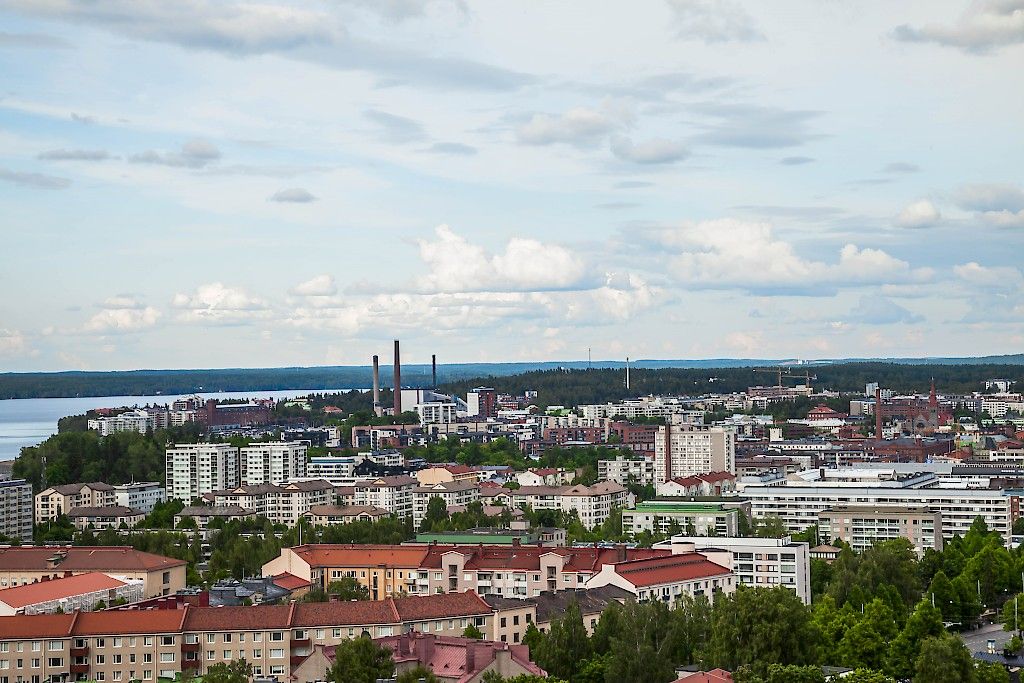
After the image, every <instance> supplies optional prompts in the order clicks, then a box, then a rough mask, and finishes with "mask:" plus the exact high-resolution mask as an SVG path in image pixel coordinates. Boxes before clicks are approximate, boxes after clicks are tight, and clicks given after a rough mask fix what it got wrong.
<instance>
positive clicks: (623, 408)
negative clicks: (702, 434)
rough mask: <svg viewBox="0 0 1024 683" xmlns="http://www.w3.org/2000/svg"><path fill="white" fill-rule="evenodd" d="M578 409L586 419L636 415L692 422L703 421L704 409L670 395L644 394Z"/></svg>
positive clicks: (636, 416)
mask: <svg viewBox="0 0 1024 683" xmlns="http://www.w3.org/2000/svg"><path fill="white" fill-rule="evenodd" d="M579 409H580V410H581V411H582V412H583V417H584V418H585V419H588V420H597V419H599V418H602V417H605V418H612V417H624V418H626V419H627V420H635V419H636V418H638V417H648V418H649V417H662V418H666V420H668V419H669V418H673V417H674V418H676V419H677V420H682V421H688V422H693V423H698V424H699V423H701V422H704V411H703V410H697V409H695V408H694V405H693V401H691V400H688V399H683V398H676V397H671V396H644V397H642V398H637V399H629V400H626V401H620V402H619V403H598V404H592V405H582V406H579Z"/></svg>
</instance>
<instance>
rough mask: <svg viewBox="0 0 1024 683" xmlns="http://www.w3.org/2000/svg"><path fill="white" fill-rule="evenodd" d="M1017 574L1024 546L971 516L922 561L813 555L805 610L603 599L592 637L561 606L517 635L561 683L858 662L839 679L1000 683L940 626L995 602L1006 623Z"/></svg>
mask: <svg viewBox="0 0 1024 683" xmlns="http://www.w3.org/2000/svg"><path fill="white" fill-rule="evenodd" d="M840 545H842V544H841V543H840ZM1022 569H1024V556H1022V552H1021V551H1020V550H1018V549H1014V550H1009V549H1007V548H1005V547H1004V546H1003V543H1002V538H1001V537H1000V535H999V534H998V533H993V532H990V531H989V530H988V529H987V527H986V526H985V524H984V522H983V521H982V520H981V519H980V518H979V519H978V520H976V521H975V523H974V525H973V526H972V528H971V530H970V531H969V532H968V533H967V534H966V535H965V536H964V537H962V538H960V537H956V538H954V539H952V540H951V541H950V542H949V544H948V545H947V546H946V548H945V549H944V550H943V551H941V552H938V551H928V552H926V553H925V554H924V556H923V557H922V558H920V559H918V557H917V555H916V554H915V552H914V550H913V547H912V546H911V545H910V543H909V541H907V540H906V539H897V540H893V541H886V542H883V543H879V544H876V545H875V546H874V547H872V548H871V549H869V550H866V551H865V552H863V553H860V554H857V553H854V552H852V551H851V550H850V549H849V548H848V547H846V548H845V549H844V550H843V552H842V553H841V555H840V557H839V559H838V560H837V561H836V562H835V563H834V564H832V565H828V564H825V563H824V562H822V561H820V560H813V561H812V567H811V577H812V584H813V589H814V599H813V601H812V605H810V606H808V605H804V604H803V603H802V602H801V601H800V599H799V598H798V597H797V595H796V594H795V593H794V592H793V591H791V590H789V589H787V588H783V587H778V588H774V589H766V588H751V587H743V586H741V587H739V588H738V589H737V591H736V594H735V595H733V596H717V597H716V599H715V601H714V604H713V605H712V604H710V603H709V602H708V601H707V600H706V599H703V598H697V599H692V598H689V597H684V598H683V599H682V601H681V602H680V603H679V604H678V605H677V606H676V609H669V607H668V606H667V605H665V604H663V603H660V602H654V603H646V604H639V605H638V604H627V605H625V606H619V605H617V604H616V605H612V606H610V607H609V608H608V609H607V610H606V611H605V612H604V613H603V614H602V616H601V619H600V620H599V621H598V624H597V627H596V630H595V631H594V633H593V635H592V636H591V637H587V631H586V629H585V628H584V625H583V621H582V617H581V616H580V614H579V610H578V608H575V607H570V609H569V610H567V612H566V614H565V616H564V617H563V618H561V619H560V620H558V621H556V622H555V623H553V624H552V627H551V629H550V631H549V632H548V633H547V634H542V633H540V632H539V631H537V630H536V629H531V630H530V632H529V633H528V635H527V640H526V642H527V643H528V644H529V645H530V646H531V651H532V652H533V653H534V656H535V658H536V661H537V663H538V664H539V665H540V666H542V667H544V668H545V669H546V670H547V671H548V672H549V673H551V674H553V675H555V676H558V677H560V678H564V679H566V680H568V681H570V683H596V682H599V681H607V683H613V682H619V681H622V682H625V683H630V682H634V681H635V682H637V683H639V682H640V681H645V682H646V681H663V682H664V681H670V680H673V676H674V670H675V667H676V666H679V665H685V664H698V665H700V666H701V667H702V668H705V669H711V668H715V667H720V668H723V669H726V670H729V671H734V672H736V680H737V681H739V682H740V683H783V682H785V683H789V682H791V681H809V682H815V683H817V682H820V681H824V678H823V676H822V673H821V666H823V665H824V666H838V667H846V668H851V669H857V670H858V673H857V674H855V675H854V676H851V677H850V678H844V679H843V680H844V681H846V680H850V681H857V682H861V683H867V682H869V681H870V682H872V683H875V682H878V683H892V681H895V680H908V679H910V678H913V680H914V681H915V683H931V682H933V681H936V682H938V681H959V682H965V683H995V682H996V681H1000V682H1002V681H1007V680H1008V679H1007V677H1006V672H1005V671H1004V670H1003V669H1002V667H998V666H992V667H990V666H985V665H976V664H975V663H974V662H973V661H972V658H971V653H970V652H968V651H967V649H966V648H965V647H964V645H963V643H962V642H961V641H960V640H959V639H958V638H956V637H955V636H952V635H950V634H949V633H948V631H947V629H946V625H949V626H951V627H962V628H966V627H967V626H968V625H971V624H974V623H976V622H977V620H978V617H979V615H981V614H982V612H983V611H985V610H995V609H997V608H999V607H1004V609H1003V615H1004V616H1003V619H1004V621H1006V622H1007V627H1008V629H1012V628H1013V627H1014V624H1013V621H1012V620H1013V618H1014V613H1013V609H1012V603H1013V599H1014V598H1015V597H1016V593H1017V591H1018V590H1020V580H1021V573H1020V572H1021V570H1022ZM1018 599H1020V600H1024V595H1021V596H1020V597H1019V598H1018ZM936 676H938V677H936Z"/></svg>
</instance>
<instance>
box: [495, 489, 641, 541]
mask: <svg viewBox="0 0 1024 683" xmlns="http://www.w3.org/2000/svg"><path fill="white" fill-rule="evenodd" d="M481 498H482V499H484V500H485V502H486V504H495V503H499V502H500V503H502V504H504V505H505V506H507V507H510V508H513V509H518V508H521V507H522V506H524V505H529V506H530V507H531V508H532V509H534V510H561V511H562V512H567V513H568V512H571V511H572V510H576V512H577V513H578V514H579V517H580V521H581V522H582V523H583V525H584V526H586V527H587V528H588V529H589V528H592V527H595V526H597V525H599V524H601V523H603V522H604V520H605V519H607V518H608V515H610V514H611V511H612V508H613V507H617V508H621V509H625V508H628V507H632V506H633V504H634V502H635V501H636V497H635V496H634V495H633V494H632V493H630V492H629V491H628V490H627V489H626V488H625V487H623V486H622V485H620V484H617V483H615V482H612V481H601V482H598V483H596V484H594V485H593V486H584V485H582V484H577V485H575V486H522V487H520V488H518V489H515V490H514V491H510V490H508V489H493V490H487V491H483V492H481Z"/></svg>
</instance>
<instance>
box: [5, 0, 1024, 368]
mask: <svg viewBox="0 0 1024 683" xmlns="http://www.w3.org/2000/svg"><path fill="white" fill-rule="evenodd" d="M587 7H588V4H584V3H579V2H577V3H565V4H559V5H557V6H550V5H547V4H526V5H523V4H514V5H508V6H500V5H497V6H494V5H486V6H484V5H476V4H467V3H462V2H457V1H454V2H445V1H442V0H438V1H436V2H425V3H419V2H407V1H405V0H393V1H391V2H382V3H367V2H362V1H360V0H346V1H344V2H337V3H333V4H330V5H328V4H324V3H311V2H310V3H305V2H302V3H298V2H297V3H278V2H265V3H257V4H251V3H234V2H227V3H212V2H206V1H205V0H193V1H192V2H188V3H173V4H166V3H139V2H121V1H112V2H106V3H103V5H102V6H100V5H94V4H88V3H86V4H82V3H77V2H73V1H72V0H13V1H12V2H9V3H5V4H4V7H3V8H2V9H0V21H2V22H3V24H2V25H3V29H2V30H0V70H2V71H3V73H4V74H5V75H6V76H7V78H6V79H5V83H4V87H3V89H2V91H0V202H2V204H3V206H4V207H5V210H4V213H5V217H4V219H3V223H2V225H3V247H2V248H0V253H2V254H3V256H0V263H2V265H3V268H0V286H2V287H3V289H4V291H5V293H6V294H7V296H5V297H4V299H3V302H2V303H0V370H9V371H35V370H74V369H90V370H106V369H110V370H118V369H134V368H141V367H147V368H196V367H208V368H216V367H278V366H296V365H304V366H305V365H309V366H312V365H365V364H366V363H367V362H368V359H369V358H370V356H371V354H373V353H378V354H380V355H381V358H382V359H385V358H389V355H388V354H389V345H390V343H391V340H392V339H393V338H398V337H401V338H402V339H403V341H406V340H407V341H408V343H409V347H408V348H409V349H417V350H419V351H422V354H421V355H419V356H416V357H415V359H416V360H417V361H418V362H423V361H422V359H428V358H429V354H430V353H437V354H438V355H439V357H440V358H442V359H445V360H449V361H454V360H456V359H457V360H458V361H459V362H502V361H545V360H552V361H560V360H580V359H585V358H586V357H587V353H588V349H591V350H592V354H593V358H594V359H595V360H597V359H622V358H624V357H625V356H630V357H632V358H649V359H655V358H676V359H683V358H693V359H701V358H729V357H744V358H843V357H884V356H906V357H924V356H982V355H996V354H1004V353H1007V354H1008V353H1013V352H1014V351H1016V350H1017V349H1019V348H1020V345H1021V343H1022V342H1024V306H1022V305H1021V304H1020V303H1019V302H1018V301H1017V295H1018V294H1019V292H1020V290H1021V286H1022V285H1024V277H1022V275H1021V270H1020V268H1019V267H1018V265H1017V262H1016V259H1015V258H1014V257H1015V253H1016V251H1017V249H1016V248H1018V247H1019V246H1020V244H1021V237H1020V236H1021V230H1024V177H1022V175H1021V171H1020V168H1019V159H1020V158H1022V156H1024V154H1022V153H1024V136H1022V135H1021V130H1020V121H1022V120H1024V96H1022V95H1021V93H1024V75H1022V73H1021V70H1020V69H1019V64H1020V63H1021V59H1022V57H1024V25H1022V24H1021V22H1020V19H1019V11H1020V10H1017V14H1014V7H1013V3H1006V2H998V1H995V0H992V1H979V2H973V3H966V2H944V3H924V2H918V3H907V4H901V5H900V6H899V7H895V8H894V7H893V6H891V5H888V4H885V3H877V2H875V3H863V4H858V5H857V6H845V5H840V4H823V3H811V2H786V3H781V4H777V5H772V7H771V8H769V7H767V6H764V5H763V4H758V3H750V2H746V3H741V2H719V3H711V2H699V1H686V0H671V1H670V2H665V3H644V4H642V5H639V6H628V7H627V6H625V5H622V6H619V5H608V6H606V7H604V8H603V10H602V11H601V12H588V11H587ZM809 55H814V58H813V59H809ZM1015 67H1017V68H1015ZM972 238H973V239H972ZM524 342H525V343H524Z"/></svg>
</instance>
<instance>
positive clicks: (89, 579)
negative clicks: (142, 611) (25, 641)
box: [0, 572, 125, 609]
mask: <svg viewBox="0 0 1024 683" xmlns="http://www.w3.org/2000/svg"><path fill="white" fill-rule="evenodd" d="M124 585H125V582H124V581H121V580H119V579H115V578H114V577H112V576H107V575H106V574H101V573H100V572H89V573H86V574H78V575H77V576H68V577H65V578H61V579H53V580H51V581H37V582H36V583H29V584H26V585H24V586H14V587H12V588H4V589H3V590H0V602H3V603H5V604H7V605H9V606H10V607H12V608H14V609H20V608H22V607H25V606H27V605H36V604H38V603H40V602H49V601H51V600H60V599H61V598H69V597H73V596H75V595H82V594H84V593H95V592H96V591H102V590H110V589H114V588H119V587H121V586H124Z"/></svg>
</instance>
